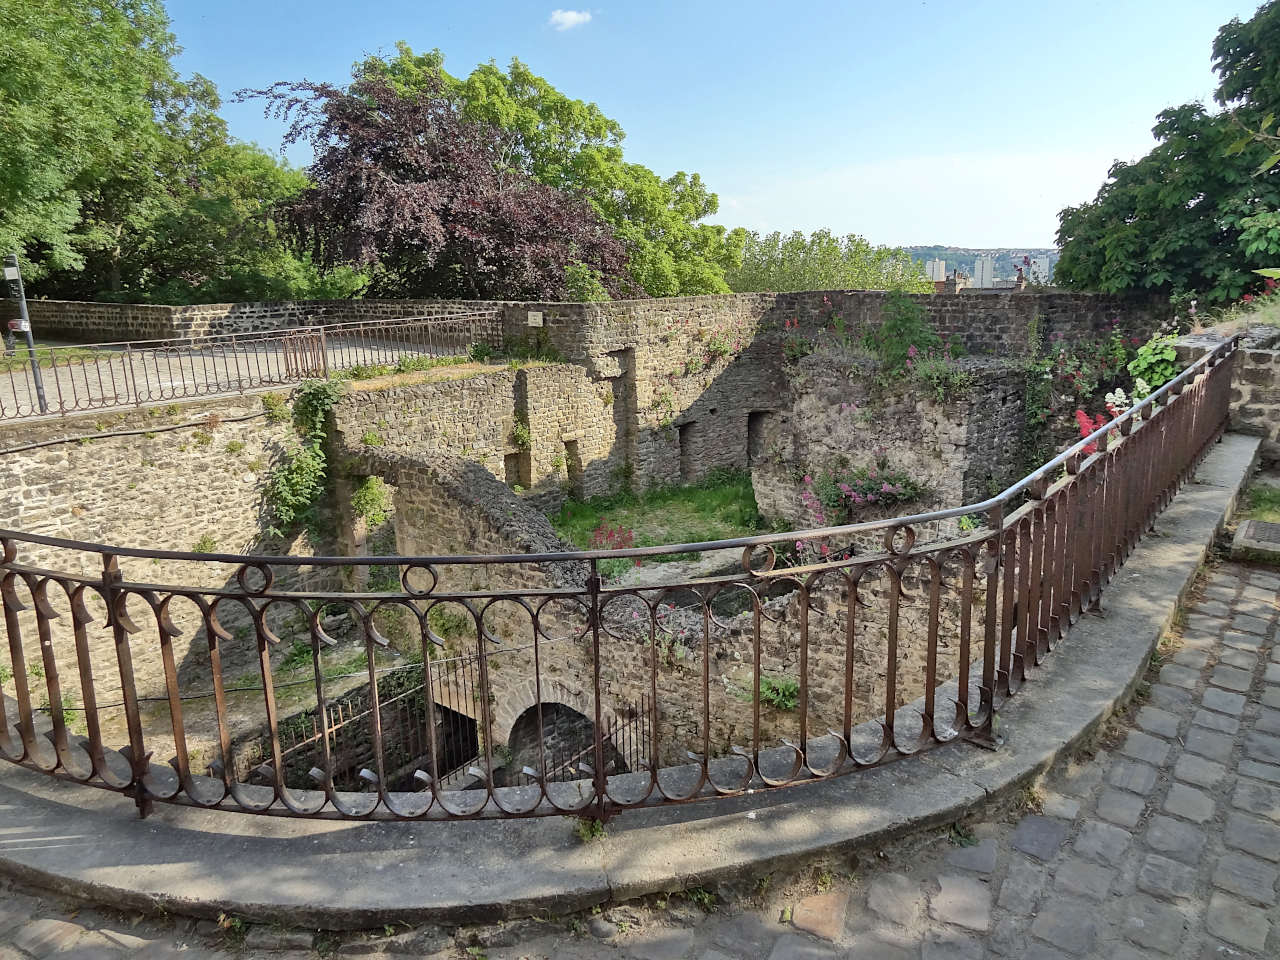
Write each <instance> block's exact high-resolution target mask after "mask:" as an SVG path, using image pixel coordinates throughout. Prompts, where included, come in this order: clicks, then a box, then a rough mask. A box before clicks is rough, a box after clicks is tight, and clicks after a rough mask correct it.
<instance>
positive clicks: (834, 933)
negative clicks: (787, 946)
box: [791, 890, 849, 940]
mask: <svg viewBox="0 0 1280 960" xmlns="http://www.w3.org/2000/svg"><path fill="white" fill-rule="evenodd" d="M848 909H849V893H848V891H844V890H831V891H828V892H827V893H819V894H816V895H814V896H812V897H805V898H804V899H803V900H801V901H800V902H799V903H797V904H796V905H795V908H794V909H793V910H792V912H791V923H792V926H794V927H795V928H796V929H797V930H801V931H803V932H805V933H809V934H812V935H813V936H815V937H817V938H818V939H820V940H836V939H837V938H839V936H840V935H841V934H842V933H843V932H844V917H845V912H846V911H847V910H848Z"/></svg>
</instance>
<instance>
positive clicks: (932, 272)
mask: <svg viewBox="0 0 1280 960" xmlns="http://www.w3.org/2000/svg"><path fill="white" fill-rule="evenodd" d="M924 272H925V274H926V275H927V276H928V277H929V279H930V280H932V281H933V282H934V283H937V282H938V281H939V280H945V279H947V261H945V260H926V261H925V262H924Z"/></svg>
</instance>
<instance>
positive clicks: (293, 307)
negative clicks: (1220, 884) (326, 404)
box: [29, 290, 1168, 361]
mask: <svg viewBox="0 0 1280 960" xmlns="http://www.w3.org/2000/svg"><path fill="white" fill-rule="evenodd" d="M887 297H888V294H886V293H884V292H881V291H874V290H830V291H821V290H819V291H807V292H801V293H785V294H773V293H743V294H724V295H711V296H696V297H669V298H660V299H652V300H619V301H612V302H607V303H532V302H513V301H480V300H297V301H281V302H262V303H215V304H197V305H192V306H161V305H152V304H122V303H93V302H80V301H64V300H32V301H30V304H29V306H30V312H31V319H32V324H33V327H34V328H35V330H36V332H37V335H38V336H41V337H44V338H47V339H53V340H58V339H71V340H83V341H98V342H109V341H117V340H149V339H171V338H175V337H196V336H207V335H212V334H219V335H221V334H239V333H252V332H258V331H269V330H279V329H284V328H288V327H296V326H306V325H310V324H322V323H341V322H348V321H358V320H388V319H395V318H400V317H421V316H442V315H446V314H455V313H471V312H479V313H487V314H493V315H495V316H497V317H500V318H501V332H502V336H503V337H505V338H506V339H507V340H508V341H509V340H511V339H514V338H519V337H527V338H530V339H536V338H539V337H541V338H545V339H548V340H549V341H550V342H552V343H554V344H555V346H556V347H557V348H558V349H559V350H560V352H561V354H562V355H563V356H564V357H565V358H567V359H569V360H575V361H581V360H583V359H585V358H587V357H601V356H603V355H604V354H607V353H609V352H611V351H614V350H617V349H622V348H624V347H626V346H630V345H632V343H631V341H633V340H634V339H636V337H637V336H638V335H641V334H642V332H643V331H645V330H652V331H654V332H657V333H661V332H663V331H664V330H666V331H672V330H675V329H679V328H680V327H682V326H685V325H688V324H689V323H694V324H696V325H701V326H717V325H720V326H724V325H730V326H733V325H741V324H748V325H751V324H759V325H762V326H764V327H765V328H772V327H778V328H781V327H782V324H783V323H784V321H785V320H788V319H796V320H799V321H800V322H801V323H802V325H803V326H804V327H807V328H817V327H820V326H825V325H827V324H829V323H830V321H831V318H832V317H833V316H837V315H838V316H841V317H842V318H843V319H844V321H845V323H846V324H847V325H848V326H849V327H851V328H852V327H853V326H855V325H858V324H878V323H879V322H880V319H881V315H882V310H883V306H884V303H885V301H886V299H887ZM912 298H913V299H914V300H916V301H917V302H918V303H920V304H922V305H923V306H924V307H925V308H926V309H927V310H928V312H929V316H930V319H931V320H932V322H933V323H934V325H935V327H937V329H938V331H939V333H941V334H942V335H944V336H946V337H949V338H950V339H952V340H953V341H955V342H958V343H963V344H964V345H965V347H966V348H967V349H968V350H969V351H970V352H975V353H983V354H991V355H1007V354H1016V353H1025V352H1026V348H1027V331H1028V329H1029V327H1030V324H1031V321H1032V320H1033V318H1036V317H1039V318H1040V328H1041V331H1042V333H1044V334H1050V333H1054V332H1061V333H1063V334H1064V335H1065V336H1068V337H1077V336H1080V335H1082V334H1087V333H1094V332H1099V331H1102V330H1104V329H1105V328H1106V327H1107V325H1108V324H1109V323H1110V322H1111V321H1112V320H1113V319H1119V320H1121V322H1122V323H1123V324H1124V325H1125V327H1126V329H1128V330H1131V331H1133V332H1134V333H1135V334H1139V335H1141V334H1145V333H1146V332H1149V331H1150V330H1152V329H1154V327H1155V326H1156V325H1157V324H1158V323H1159V322H1160V321H1161V320H1163V319H1165V317H1166V316H1167V314H1168V304H1167V302H1164V301H1161V300H1159V299H1158V298H1132V297H1129V298H1126V297H1119V296H1113V295H1109V294H1090V293H1065V292H1047V293H1031V292H1026V291H1022V292H1010V293H1004V294H987V295H982V296H975V295H972V294H963V293H959V294H914V295H912ZM531 311H532V312H535V313H540V314H542V321H541V323H542V326H540V327H536V326H531V325H530V318H529V313H530V312H531ZM495 339H496V333H495Z"/></svg>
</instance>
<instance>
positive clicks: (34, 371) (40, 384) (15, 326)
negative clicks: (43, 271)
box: [4, 253, 49, 413]
mask: <svg viewBox="0 0 1280 960" xmlns="http://www.w3.org/2000/svg"><path fill="white" fill-rule="evenodd" d="M4 282H5V286H6V287H7V288H8V290H9V299H10V300H16V301H17V302H18V314H19V319H17V320H10V321H9V330H10V331H12V332H16V333H24V334H26V337H27V354H28V355H29V356H30V357H31V379H32V382H34V383H35V387H36V397H37V399H39V401H40V412H41V413H48V412H49V401H47V400H46V399H45V396H44V379H43V378H42V377H41V376H40V359H39V358H38V357H37V356H36V342H35V340H34V339H32V337H31V317H30V315H29V314H28V313H27V294H26V292H25V291H24V290H23V289H22V271H20V270H19V269H18V255H17V254H16V253H11V254H9V255H8V256H6V257H5V258H4Z"/></svg>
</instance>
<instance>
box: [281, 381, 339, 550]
mask: <svg viewBox="0 0 1280 960" xmlns="http://www.w3.org/2000/svg"><path fill="white" fill-rule="evenodd" d="M341 396H342V384H341V383H339V382H335V381H331V380H308V381H306V382H305V383H303V384H302V386H300V387H298V390H297V392H296V393H295V394H294V398H293V423H294V427H295V428H296V429H297V431H298V435H299V438H300V443H299V445H298V448H297V449H296V450H293V451H291V452H289V453H288V454H286V455H285V457H284V459H282V460H281V461H280V464H279V465H278V466H277V467H276V468H275V469H274V470H273V471H272V472H271V476H270V477H268V478H267V486H266V492H265V494H264V499H265V507H266V532H267V534H268V535H270V536H273V537H286V536H289V535H290V534H292V533H294V532H295V531H297V530H298V529H299V528H300V527H308V528H312V527H314V525H315V522H316V508H317V506H318V504H319V500H320V496H321V494H323V493H324V490H325V488H326V486H328V458H327V456H326V455H325V450H324V441H325V421H326V420H327V418H328V416H329V411H330V410H331V409H333V405H334V404H335V403H337V402H338V398H339V397H341Z"/></svg>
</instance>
